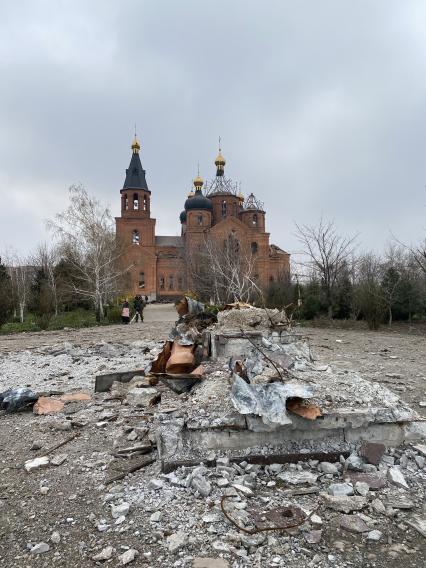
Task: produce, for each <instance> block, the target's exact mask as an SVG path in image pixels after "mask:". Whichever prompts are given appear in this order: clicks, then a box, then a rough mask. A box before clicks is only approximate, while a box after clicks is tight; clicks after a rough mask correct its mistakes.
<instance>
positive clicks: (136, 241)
mask: <svg viewBox="0 0 426 568" xmlns="http://www.w3.org/2000/svg"><path fill="white" fill-rule="evenodd" d="M140 241H141V237H140V234H139V231H138V230H137V229H135V230H134V231H133V233H132V244H134V245H139V244H140Z"/></svg>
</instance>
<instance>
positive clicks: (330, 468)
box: [319, 462, 339, 475]
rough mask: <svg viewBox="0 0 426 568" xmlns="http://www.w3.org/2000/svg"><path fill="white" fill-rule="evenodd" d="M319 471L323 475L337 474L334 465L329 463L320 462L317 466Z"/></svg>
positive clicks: (337, 471)
mask: <svg viewBox="0 0 426 568" xmlns="http://www.w3.org/2000/svg"><path fill="white" fill-rule="evenodd" d="M319 469H320V471H322V472H323V473H331V474H332V475H336V474H337V473H339V470H338V469H337V466H336V465H335V464H334V463H330V462H321V463H320V464H319Z"/></svg>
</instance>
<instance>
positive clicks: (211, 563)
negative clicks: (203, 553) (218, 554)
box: [192, 557, 229, 568]
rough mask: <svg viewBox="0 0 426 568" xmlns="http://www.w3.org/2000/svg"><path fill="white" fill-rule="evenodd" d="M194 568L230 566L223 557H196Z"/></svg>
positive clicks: (227, 567) (224, 567) (222, 567)
mask: <svg viewBox="0 0 426 568" xmlns="http://www.w3.org/2000/svg"><path fill="white" fill-rule="evenodd" d="M192 568H229V562H228V561H227V560H224V559H223V558H198V557H197V558H194V561H193V563H192Z"/></svg>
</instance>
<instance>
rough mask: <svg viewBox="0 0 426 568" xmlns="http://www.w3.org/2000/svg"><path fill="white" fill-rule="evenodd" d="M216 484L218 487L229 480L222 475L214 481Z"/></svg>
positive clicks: (227, 483)
mask: <svg viewBox="0 0 426 568" xmlns="http://www.w3.org/2000/svg"><path fill="white" fill-rule="evenodd" d="M216 485H217V486H218V487H226V486H227V485H229V481H228V479H225V478H224V477H219V479H218V480H217V481H216Z"/></svg>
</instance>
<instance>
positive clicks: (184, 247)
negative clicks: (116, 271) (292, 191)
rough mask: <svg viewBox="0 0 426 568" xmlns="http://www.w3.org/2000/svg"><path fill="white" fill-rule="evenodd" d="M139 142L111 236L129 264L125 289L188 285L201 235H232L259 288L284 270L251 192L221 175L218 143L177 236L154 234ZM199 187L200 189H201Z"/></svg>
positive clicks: (284, 260)
mask: <svg viewBox="0 0 426 568" xmlns="http://www.w3.org/2000/svg"><path fill="white" fill-rule="evenodd" d="M139 151H140V144H139V142H138V140H137V138H136V137H135V139H134V140H133V143H132V157H131V160H130V165H129V167H128V168H127V170H126V179H125V181H124V185H123V189H121V190H120V194H121V216H120V217H116V227H117V236H118V238H119V239H120V240H121V241H122V242H124V243H128V244H129V246H128V249H127V253H126V259H125V262H126V264H127V266H130V265H131V266H132V268H131V270H130V278H131V289H130V290H129V293H130V294H133V295H134V294H142V295H146V296H148V297H149V299H150V300H155V299H161V298H173V297H177V296H179V295H182V294H183V293H184V292H186V291H187V290H191V284H192V277H191V271H190V266H189V265H190V262H189V259H190V258H191V254H192V253H193V252H194V251H202V249H203V247H205V246H206V244H205V243H206V239H214V240H215V242H216V243H218V244H219V243H224V242H225V240H226V239H227V238H229V237H230V235H232V237H233V238H234V239H235V241H236V242H238V243H239V246H241V250H243V249H244V250H249V251H250V254H251V255H253V262H254V267H255V268H254V272H255V274H254V277H255V279H256V281H257V283H258V285H259V286H260V287H261V288H266V287H267V286H268V284H269V283H270V282H273V281H276V280H278V279H279V278H281V277H282V276H283V275H285V274H288V273H289V271H290V255H289V254H288V253H287V252H285V251H283V250H281V249H280V248H279V247H278V246H276V245H273V244H270V243H269V233H267V232H266V228H265V210H264V207H263V203H261V202H260V201H258V200H257V199H256V198H255V196H254V195H253V193H251V194H250V195H249V196H248V197H247V198H244V196H243V194H242V193H241V191H239V190H238V186H237V184H235V183H233V182H232V181H231V180H230V179H229V178H227V177H226V176H225V163H226V162H225V159H224V157H223V156H222V154H221V151H220V149H219V154H218V156H217V158H216V160H215V162H214V163H215V166H216V176H215V178H214V179H213V180H212V181H211V182H210V183H208V184H206V185H205V184H204V181H203V180H202V178H201V177H200V176H199V175H198V176H197V177H196V178H195V179H194V189H193V190H191V192H190V193H189V195H188V198H187V200H186V201H185V206H184V210H183V211H182V213H181V214H180V222H181V236H180V237H176V236H159V235H156V234H155V219H153V218H152V217H151V191H150V190H149V189H148V184H147V182H146V177H145V173H146V172H145V170H144V169H143V167H142V164H141V160H140V156H139ZM203 187H204V191H203Z"/></svg>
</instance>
